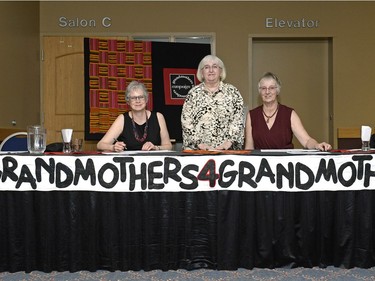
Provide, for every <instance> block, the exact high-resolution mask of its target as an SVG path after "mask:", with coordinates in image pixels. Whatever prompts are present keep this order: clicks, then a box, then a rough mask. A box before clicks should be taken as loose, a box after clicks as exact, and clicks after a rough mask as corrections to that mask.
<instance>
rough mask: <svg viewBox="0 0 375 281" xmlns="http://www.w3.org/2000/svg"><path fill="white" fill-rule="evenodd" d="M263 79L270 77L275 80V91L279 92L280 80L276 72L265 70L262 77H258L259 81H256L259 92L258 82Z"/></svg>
mask: <svg viewBox="0 0 375 281" xmlns="http://www.w3.org/2000/svg"><path fill="white" fill-rule="evenodd" d="M263 79H272V80H275V82H276V86H277V89H276V92H277V93H278V94H279V93H280V90H281V81H280V79H279V77H277V75H276V74H274V73H272V72H266V73H264V74H263V75H262V77H260V79H259V81H258V91H259V92H260V82H261V81H262V80H263Z"/></svg>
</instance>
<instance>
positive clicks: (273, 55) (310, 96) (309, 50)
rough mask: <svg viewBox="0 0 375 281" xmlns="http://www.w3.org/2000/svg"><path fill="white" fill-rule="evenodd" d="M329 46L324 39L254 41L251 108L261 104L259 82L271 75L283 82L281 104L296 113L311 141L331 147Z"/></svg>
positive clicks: (297, 143) (257, 39)
mask: <svg viewBox="0 0 375 281" xmlns="http://www.w3.org/2000/svg"><path fill="white" fill-rule="evenodd" d="M329 44H330V41H329V39H326V38H253V41H252V54H251V55H252V65H250V66H249V67H251V69H252V79H251V80H252V83H251V84H252V97H251V100H252V104H251V105H250V106H251V107H252V108H253V107H256V106H258V105H260V104H261V100H260V98H259V94H258V89H257V88H258V79H259V78H260V77H261V75H262V74H263V73H264V72H267V71H271V72H274V73H275V74H277V75H278V76H279V78H280V80H281V81H282V87H281V93H280V97H279V98H280V101H281V103H283V104H285V105H287V106H290V107H292V108H294V109H295V111H296V112H297V114H298V115H299V116H300V118H301V120H302V123H303V125H304V127H305V129H306V130H307V132H308V133H309V134H310V136H311V137H313V138H315V139H316V140H317V141H318V142H322V141H326V142H330V143H331V144H332V145H333V137H332V136H333V132H332V127H333V126H332V120H331V118H330V116H331V111H332V104H331V102H330V101H331V100H332V98H331V94H332V93H331V92H330V75H331V74H330V73H331V69H330V59H331V54H330V47H329ZM293 143H294V146H295V147H296V148H300V147H301V145H300V144H299V142H298V140H297V139H295V138H294V140H293Z"/></svg>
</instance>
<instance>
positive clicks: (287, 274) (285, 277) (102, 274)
mask: <svg viewBox="0 0 375 281" xmlns="http://www.w3.org/2000/svg"><path fill="white" fill-rule="evenodd" d="M0 280H1V281H10V280H11V281H23V280H25V281H26V280H31V281H65V280H75V281H122V280H137V281H146V280H147V281H162V280H170V281H182V280H189V281H232V280H257V281H293V280H298V281H299V280H301V281H302V280H309V281H357V280H358V281H368V280H375V268H370V269H360V268H353V269H342V268H337V267H328V268H325V269H322V268H318V267H315V268H295V269H286V268H277V269H259V268H256V269H253V270H245V269H239V270H236V271H215V270H206V269H199V270H193V271H186V270H177V271H167V272H163V271H160V270H153V271H147V272H145V271H128V272H119V271H116V272H108V271H96V272H88V271H79V272H75V273H69V272H52V273H43V272H39V271H34V272H31V273H28V274H26V273H24V272H17V273H7V272H2V273H0Z"/></svg>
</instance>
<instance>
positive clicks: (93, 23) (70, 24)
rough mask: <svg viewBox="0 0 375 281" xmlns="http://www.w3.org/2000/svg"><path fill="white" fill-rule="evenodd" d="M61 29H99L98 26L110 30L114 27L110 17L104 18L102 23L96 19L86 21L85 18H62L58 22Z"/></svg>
mask: <svg viewBox="0 0 375 281" xmlns="http://www.w3.org/2000/svg"><path fill="white" fill-rule="evenodd" d="M58 24H59V26H60V27H63V28H77V27H83V28H86V27H97V26H98V25H100V26H102V27H105V28H108V27H110V26H111V25H112V19H111V18H110V17H103V18H102V19H101V20H100V21H97V20H95V19H85V18H79V17H76V18H67V17H64V16H62V17H60V18H59V22H58Z"/></svg>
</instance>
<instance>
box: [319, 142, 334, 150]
mask: <svg viewBox="0 0 375 281" xmlns="http://www.w3.org/2000/svg"><path fill="white" fill-rule="evenodd" d="M315 148H316V149H318V150H320V151H328V150H331V149H332V146H331V145H330V144H329V143H326V142H321V143H318V144H317V145H316V147H315Z"/></svg>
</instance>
